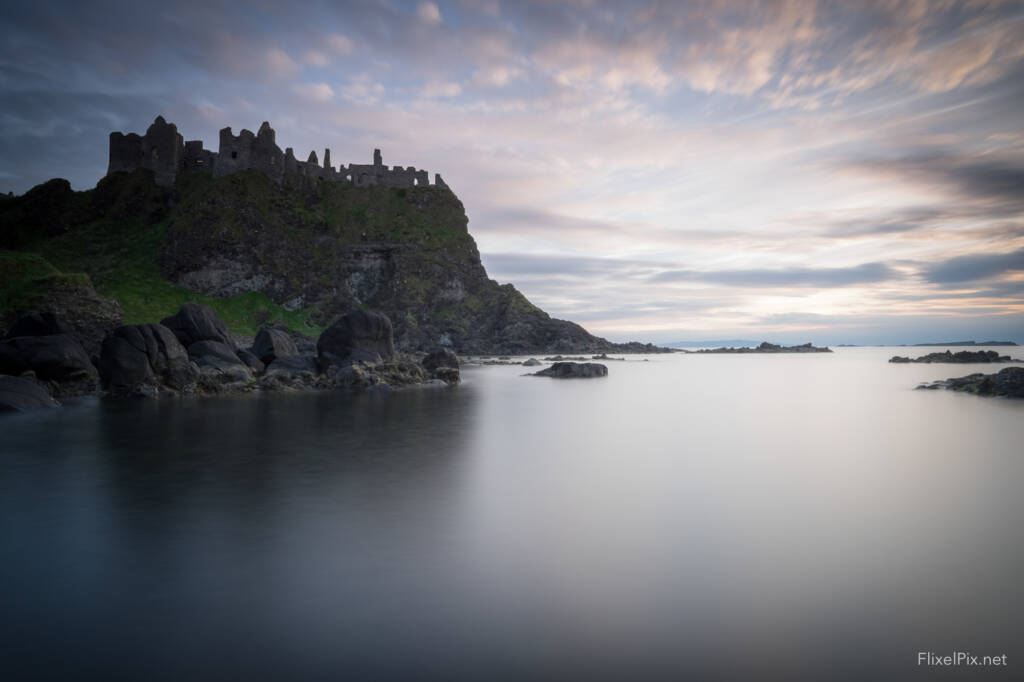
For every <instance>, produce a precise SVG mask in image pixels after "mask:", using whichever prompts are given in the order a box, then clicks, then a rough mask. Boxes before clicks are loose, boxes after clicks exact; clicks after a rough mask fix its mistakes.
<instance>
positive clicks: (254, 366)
mask: <svg viewBox="0 0 1024 682" xmlns="http://www.w3.org/2000/svg"><path fill="white" fill-rule="evenodd" d="M237 355H238V359H239V360H241V361H242V362H244V363H245V365H246V366H247V367H248V368H249V369H251V370H252V371H253V372H254V373H256V374H259V373H260V372H262V371H263V370H265V369H266V368H267V366H266V365H264V364H263V362H262V361H261V360H260V359H259V358H258V357H256V356H255V355H254V354H253V353H252V351H249V350H246V349H245V348H240V349H239V350H238V353H237Z"/></svg>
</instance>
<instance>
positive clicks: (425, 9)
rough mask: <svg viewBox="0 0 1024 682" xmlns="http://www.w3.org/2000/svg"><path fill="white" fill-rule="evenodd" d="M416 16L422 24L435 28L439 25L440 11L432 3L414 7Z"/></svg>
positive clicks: (422, 3) (423, 3)
mask: <svg viewBox="0 0 1024 682" xmlns="http://www.w3.org/2000/svg"><path fill="white" fill-rule="evenodd" d="M416 16H417V17H419V20H420V21H422V22H423V23H424V24H429V25H431V26H436V25H437V24H440V23H441V10H439V9H438V8H437V5H436V4H434V3H432V2H421V3H419V5H417V6H416Z"/></svg>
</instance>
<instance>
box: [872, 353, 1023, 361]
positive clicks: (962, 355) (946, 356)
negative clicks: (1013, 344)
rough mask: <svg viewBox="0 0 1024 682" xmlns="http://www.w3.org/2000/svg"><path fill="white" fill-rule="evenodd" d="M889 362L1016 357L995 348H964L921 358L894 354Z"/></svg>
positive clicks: (1009, 358)
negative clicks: (1000, 352) (998, 351)
mask: <svg viewBox="0 0 1024 682" xmlns="http://www.w3.org/2000/svg"><path fill="white" fill-rule="evenodd" d="M889 362H895V363H897V364H905V363H911V362H921V363H926V364H927V363H933V362H943V363H962V364H966V363H974V362H1014V359H1013V358H1011V357H1010V356H1009V355H1000V354H999V353H997V352H995V351H994V350H962V351H958V352H956V353H954V352H952V351H948V350H947V351H946V352H944V353H928V355H922V356H921V357H919V358H913V359H911V358H909V357H901V356H899V355H894V356H892V357H891V358H889Z"/></svg>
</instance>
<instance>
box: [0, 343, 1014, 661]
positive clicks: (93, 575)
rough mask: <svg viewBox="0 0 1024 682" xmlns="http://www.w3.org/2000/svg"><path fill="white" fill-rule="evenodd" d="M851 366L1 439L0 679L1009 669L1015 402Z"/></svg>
mask: <svg viewBox="0 0 1024 682" xmlns="http://www.w3.org/2000/svg"><path fill="white" fill-rule="evenodd" d="M872 353H873V351H872V350H870V349H850V351H847V352H841V353H837V354H836V356H834V357H806V358H799V357H775V358H770V359H769V358H751V357H744V356H737V357H724V356H701V357H694V356H689V357H673V358H651V362H649V363H623V364H616V365H614V366H612V367H611V369H612V374H611V376H609V377H608V379H607V380H600V381H595V382H586V381H577V382H571V381H570V382H558V381H551V380H537V379H533V378H522V377H520V376H519V374H520V373H521V372H522V370H521V369H520V368H503V367H489V368H485V369H479V370H469V371H467V372H466V373H465V383H464V385H462V386H460V387H458V388H457V389H456V390H438V391H412V392H407V393H396V394H390V395H364V396H348V395H338V394H329V393H324V394H299V395H255V396H239V397H233V398H223V399H211V400H183V401H163V402H158V403H154V402H124V403H120V402H102V403H100V402H98V401H85V402H83V403H82V404H80V405H77V406H74V407H72V408H69V409H66V410H63V411H58V412H52V413H48V414H37V415H22V416H18V417H17V418H15V419H12V420H5V422H4V424H3V426H4V427H5V431H4V436H5V438H4V441H3V459H2V460H0V596H2V598H3V599H2V601H3V605H4V617H3V618H2V619H0V628H2V632H0V647H2V648H0V660H2V661H3V663H4V669H5V671H15V673H19V674H20V673H26V671H31V675H30V676H31V677H33V678H36V679H47V678H49V679H67V678H68V677H72V678H88V677H90V676H95V677H102V678H105V679H118V678H122V679H237V678H245V679H339V678H340V676H341V675H342V673H343V674H344V675H345V676H346V677H355V678H360V677H363V678H368V679H387V678H408V679H423V678H430V677H438V678H444V679H460V678H462V679H481V678H487V679H566V678H571V679H576V678H580V677H584V678H587V679H598V680H599V679H680V678H691V677H700V678H704V679H714V678H716V677H717V678H721V679H771V678H772V677H776V678H780V679H823V678H828V679H887V678H888V679H915V678H916V679H933V678H934V676H935V671H934V670H927V669H924V670H922V669H918V668H917V667H916V652H917V651H919V650H922V649H923V650H934V651H936V652H943V651H946V650H952V649H954V648H955V649H961V650H969V651H973V652H977V653H1007V654H1008V655H1009V656H1010V659H1011V660H1013V659H1014V654H1015V653H1016V652H1017V651H1018V649H1019V637H1017V633H1019V632H1021V631H1024V622H1022V616H1021V615H1020V613H1019V611H1018V609H1017V607H1016V600H1015V599H1014V596H1015V595H1018V593H1019V589H1018V588H1017V584H1018V582H1019V575H1020V574H1021V572H1022V570H1024V542H1022V541H1021V539H1020V537H1019V533H1018V532H1017V526H1018V525H1019V520H1020V518H1022V517H1024V498H1021V496H1020V495H1019V494H1018V492H1017V487H1018V482H1019V481H1020V480H1021V479H1022V476H1024V461H1022V459H1021V458H1020V456H1019V455H1020V453H1019V443H1020V442H1021V438H1022V436H1024V422H1022V420H1021V419H1020V416H1021V407H1022V405H1021V404H1019V403H1010V402H1007V401H994V402H993V401H985V400H981V399H977V398H972V397H970V396H959V395H953V394H936V393H927V394H925V393H915V392H913V391H912V390H909V388H910V387H911V386H913V385H915V384H916V383H917V381H919V380H924V379H929V378H933V377H931V376H925V375H926V374H928V373H929V372H930V373H936V372H937V373H938V374H939V375H941V373H942V371H943V369H942V368H939V369H937V370H936V368H932V367H928V366H911V367H891V366H888V365H887V364H886V363H885V359H886V357H887V356H886V355H885V351H879V352H874V354H872ZM890 354H891V353H890ZM934 378H940V376H936V377H934ZM22 417H24V418H22ZM69 671H71V672H69ZM72 673H73V674H72ZM999 673H1000V671H997V670H986V671H985V673H984V674H985V678H984V679H1001V675H1000V674H999ZM1010 673H1011V675H1012V670H1011V671H1010ZM19 674H15V675H14V677H15V678H18V677H19ZM26 674H27V673H26ZM21 676H22V677H24V676H25V675H21ZM1009 678H1010V677H1006V679H1009ZM960 679H968V677H967V676H962V677H961V678H960Z"/></svg>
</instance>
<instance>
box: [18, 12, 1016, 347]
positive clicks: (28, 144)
mask: <svg viewBox="0 0 1024 682" xmlns="http://www.w3.org/2000/svg"><path fill="white" fill-rule="evenodd" d="M106 7H108V11H104V12H97V11H95V7H94V6H93V5H90V4H89V3H80V2H78V3H76V2H71V1H70V0H54V1H53V2H47V3H21V4H12V3H7V4H6V5H4V6H3V7H0V96H2V97H3V101H4V107H3V110H2V112H0V180H2V181H3V183H4V185H5V186H4V187H0V190H3V191H7V190H14V191H17V192H21V191H24V190H26V189H28V188H29V187H30V186H32V185H33V184H36V183H38V182H42V181H45V180H46V179H48V178H50V177H52V176H54V175H62V176H65V177H68V178H69V179H70V180H71V182H72V183H73V185H74V186H75V187H76V188H87V187H91V186H92V185H93V184H94V183H95V182H96V180H97V179H98V178H99V177H100V176H101V175H102V174H103V172H104V170H105V167H106V161H107V149H106V144H107V135H108V134H109V132H110V131H111V130H122V131H137V132H141V131H143V130H145V128H146V126H147V125H148V124H149V123H150V122H151V121H152V120H153V118H154V117H155V116H156V115H157V114H163V115H164V116H165V117H166V118H168V120H171V121H174V122H175V123H177V124H178V126H179V130H181V132H182V133H183V134H184V135H185V136H186V137H188V138H192V139H196V138H201V139H204V140H205V141H206V142H207V145H208V146H215V145H216V140H217V131H218V130H219V128H221V127H223V126H225V125H232V126H235V127H236V129H237V128H240V127H249V128H251V129H255V126H257V125H258V124H259V122H261V121H263V120H269V121H271V123H272V124H273V125H274V126H275V128H276V130H277V135H278V140H279V141H281V143H282V144H283V145H288V146H292V147H294V148H295V149H296V150H300V149H301V150H308V149H322V148H323V147H325V146H329V147H331V150H332V157H333V158H335V159H337V160H338V161H340V162H347V161H361V160H365V159H367V158H368V156H369V154H370V152H371V150H372V149H374V148H378V147H379V148H382V149H383V150H384V152H385V155H386V157H387V158H388V160H389V161H391V162H393V163H401V164H404V165H416V166H417V167H423V168H429V169H431V170H432V171H435V170H436V171H437V172H440V173H442V174H443V175H444V177H445V179H446V180H447V181H448V182H449V183H450V184H451V185H452V186H453V187H454V188H455V190H456V192H457V193H458V195H459V197H460V199H461V200H462V201H463V203H464V204H465V206H466V209H467V212H468V215H469V218H470V230H471V231H472V234H473V235H474V237H475V238H476V239H477V242H478V244H479V246H480V250H481V251H482V253H483V257H484V262H485V264H486V266H487V267H488V269H489V272H490V273H491V275H492V276H494V277H497V278H499V279H502V280H505V281H512V282H515V283H516V284H517V286H520V288H522V289H523V290H524V291H525V292H526V293H527V294H528V295H529V296H530V297H531V298H532V299H533V300H535V302H537V303H538V304H541V305H542V306H544V307H545V308H546V309H549V312H551V313H552V314H555V315H557V316H560V317H563V318H570V319H579V320H585V321H587V323H588V326H589V327H590V328H592V329H593V330H594V331H597V332H600V333H608V334H612V335H616V334H620V333H621V334H622V335H629V334H630V333H631V330H632V332H643V333H644V334H648V333H649V334H651V335H654V334H656V333H661V332H662V331H663V332H664V333H665V334H671V336H670V337H669V338H672V337H676V338H682V337H678V335H677V333H673V332H672V330H673V329H674V330H676V332H678V330H681V329H689V330H707V332H708V333H711V334H714V335H715V336H718V337H720V338H721V337H723V336H724V332H726V331H728V332H730V335H731V334H732V333H738V334H740V335H746V334H744V333H743V330H748V331H749V330H759V329H761V328H762V327H764V326H767V325H777V326H778V328H779V329H782V328H783V327H785V328H786V329H794V330H797V331H794V332H793V333H794V334H796V333H798V330H799V328H800V325H805V328H808V329H810V328H814V329H818V328H820V327H821V325H828V324H834V325H837V326H838V327H841V328H842V329H844V330H851V329H853V328H854V327H855V325H856V324H857V320H862V321H863V324H864V328H865V329H869V328H870V329H875V330H882V331H878V333H879V334H881V333H882V332H883V331H885V333H888V331H887V330H891V329H892V327H891V326H889V325H890V322H891V323H892V324H895V322H892V321H893V320H898V319H903V320H906V324H907V325H916V326H917V328H919V329H926V328H927V329H931V328H932V327H930V326H929V325H930V324H931V323H929V322H927V320H929V319H932V320H940V319H941V320H944V322H943V323H944V324H947V325H949V327H950V328H951V329H953V328H956V326H955V324H956V323H955V320H956V315H955V313H953V312H950V311H954V310H956V309H958V306H959V310H961V311H962V314H963V315H964V316H969V317H970V319H971V320H972V324H975V325H976V326H978V325H990V326H989V327H987V328H991V329H993V330H999V329H1005V326H1001V325H1004V323H1005V320H1006V319H1008V318H1010V317H1012V316H1014V315H1017V314H1018V313H1019V311H1020V310H1021V307H1022V305H1024V302H1022V301H1021V292H1020V288H1019V285H1018V284H1017V283H1018V282H1020V281H1021V278H1022V275H1021V267H1020V254H1021V253H1022V251H1024V123H1022V119H1021V116H1020V111H1022V110H1024V8H1022V7H1021V5H1020V3H1018V2H949V1H948V0H913V1H912V2H888V1H880V2H860V3H855V2H850V3H839V2H820V1H818V0H751V1H749V2H737V1H736V0H702V1H701V2H687V3H680V2H666V1H662V0H636V1H634V2H628V3H623V2H610V1H606V0H587V1H581V2H573V3H554V2H535V1H532V0H433V1H425V0H424V1H419V0H415V1H412V2H404V3H394V2H358V3H327V2H314V3H308V4H304V5H299V6H295V7H287V8H286V7H284V6H277V5H274V4H273V3H270V4H267V3H263V4H261V5H260V6H259V9H258V10H255V9H251V8H248V7H241V6H239V5H238V4H237V3H229V2H227V1H226V0H208V1H207V2H203V3H178V4H176V5H174V6H173V7H170V6H166V5H157V4H155V3H152V2H151V1H150V0H136V1H135V2H127V1H124V0H114V1H113V2H111V3H108V5H106ZM110 16H117V19H118V21H117V26H116V27H113V26H112V25H111V24H110V21H109V17H110ZM929 315H931V316H932V317H930V318H929V317H928V316H929ZM880 320H884V322H882V321H880ZM872 325H874V326H872ZM978 328H979V329H983V328H986V327H983V326H979V327H978ZM658 330H660V331H658ZM716 330H717V332H723V333H722V334H719V333H717V332H716ZM978 333H979V334H980V333H982V332H981V331H979V332H978ZM993 334H994V332H993ZM753 336H759V334H757V333H756V332H753ZM651 338H654V337H653V336H651ZM815 340H818V339H817V338H815ZM1019 340H1021V341H1024V338H1021V339H1019Z"/></svg>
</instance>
